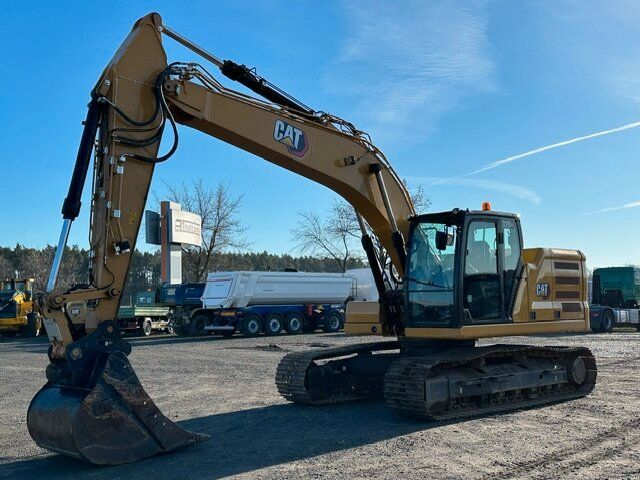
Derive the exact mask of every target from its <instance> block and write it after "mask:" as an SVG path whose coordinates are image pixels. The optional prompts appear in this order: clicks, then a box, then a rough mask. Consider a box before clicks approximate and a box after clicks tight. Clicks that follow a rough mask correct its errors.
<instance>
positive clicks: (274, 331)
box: [264, 313, 284, 335]
mask: <svg viewBox="0 0 640 480" xmlns="http://www.w3.org/2000/svg"><path fill="white" fill-rule="evenodd" d="M283 323H284V322H283V321H282V316H281V315H279V314H277V313H270V314H269V315H267V318H265V320H264V333H266V334H267V335H279V334H280V332H281V331H282V324H283Z"/></svg>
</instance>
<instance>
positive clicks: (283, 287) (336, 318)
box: [175, 271, 354, 337]
mask: <svg viewBox="0 0 640 480" xmlns="http://www.w3.org/2000/svg"><path fill="white" fill-rule="evenodd" d="M353 288H354V279H353V277H352V276H350V275H345V274H341V273H307V272H297V271H290V272H270V271H269V272H259V271H239V272H216V273H210V274H209V276H208V277H207V283H206V285H205V286H204V291H203V293H202V299H201V302H200V303H201V306H200V308H193V309H190V310H189V309H185V310H183V313H182V317H181V318H180V319H176V320H175V321H176V322H177V323H178V324H179V328H181V329H182V330H183V331H184V330H187V331H188V332H189V333H190V334H191V335H205V334H207V333H215V334H220V335H223V336H232V335H233V334H234V333H236V332H239V333H242V334H243V335H245V336H250V337H253V336H257V335H259V334H260V333H264V334H266V335H278V334H280V333H282V332H283V331H284V332H286V333H289V334H297V333H301V332H306V333H311V332H314V331H316V330H317V329H322V330H323V331H324V332H337V331H339V330H340V329H341V328H342V327H343V325H344V311H345V305H346V302H347V301H348V300H349V299H350V298H352V297H351V296H352V294H353ZM194 291H195V289H194Z"/></svg>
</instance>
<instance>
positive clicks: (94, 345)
mask: <svg viewBox="0 0 640 480" xmlns="http://www.w3.org/2000/svg"><path fill="white" fill-rule="evenodd" d="M52 351H53V350H52V349H50V351H49V358H50V360H51V363H50V364H49V365H48V366H47V370H46V375H47V380H48V382H47V384H46V385H45V386H44V387H42V389H41V390H40V391H39V392H38V393H37V394H36V396H35V397H34V398H33V400H32V401H31V404H30V405H29V411H28V413H27V427H28V429H29V433H30V435H31V437H32V438H33V439H34V440H35V442H36V443H37V444H38V445H39V446H41V447H43V448H46V449H48V450H51V451H54V452H57V453H61V454H63V455H67V456H70V457H74V458H77V459H81V460H84V461H87V462H90V463H94V464H99V465H117V464H122V463H130V462H135V461H137V460H140V459H142V458H146V457H150V456H152V455H155V454H157V453H161V452H168V451H171V450H175V449H177V448H181V447H185V446H188V445H195V444H196V443H199V442H203V441H205V440H208V439H209V438H210V437H209V435H206V434H200V433H194V432H190V431H187V430H185V429H183V428H181V427H179V426H178V425H176V424H175V423H174V422H172V421H171V420H169V419H168V418H167V417H166V416H164V415H163V414H162V413H161V412H160V410H159V409H158V407H157V406H156V405H155V404H154V403H153V400H151V398H150V397H149V395H148V394H147V393H146V392H145V390H144V388H143V387H142V385H141V384H140V381H139V380H138V377H137V375H136V374H135V372H134V370H133V367H132V366H131V364H130V363H129V360H128V359H127V355H128V354H129V353H130V352H131V345H130V344H129V343H128V342H126V341H124V340H122V339H121V337H120V331H119V328H118V327H117V325H116V324H115V322H112V321H108V322H103V323H101V324H100V325H99V326H98V329H97V330H96V331H94V332H92V333H90V334H89V335H86V336H85V337H83V338H81V339H80V340H78V341H76V342H74V343H72V344H70V345H68V346H67V348H66V349H65V358H64V359H63V360H55V359H52V356H53V355H52V353H51V352H52Z"/></svg>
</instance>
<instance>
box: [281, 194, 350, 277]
mask: <svg viewBox="0 0 640 480" xmlns="http://www.w3.org/2000/svg"><path fill="white" fill-rule="evenodd" d="M298 215H299V217H300V219H299V220H298V223H297V225H296V227H295V228H293V229H292V230H291V234H292V236H293V237H294V239H295V242H296V247H297V248H298V250H300V251H301V252H303V253H310V254H312V255H318V256H328V257H329V258H331V259H333V261H334V262H335V263H336V265H338V267H339V268H340V270H341V271H342V272H345V271H346V270H347V268H348V267H349V266H350V264H351V263H353V261H354V260H355V259H357V258H358V257H359V256H358V255H357V254H356V253H355V252H357V248H356V247H355V246H354V245H355V240H356V239H357V238H358V233H357V230H354V228H353V222H352V220H353V216H354V215H353V209H351V207H349V205H347V204H346V203H344V202H338V201H335V200H334V202H333V203H332V204H331V208H330V210H329V214H328V215H327V216H326V218H325V219H324V220H322V219H321V218H320V216H319V215H318V214H317V213H315V212H306V213H299V214H298Z"/></svg>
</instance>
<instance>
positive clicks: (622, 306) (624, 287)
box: [589, 267, 640, 332]
mask: <svg viewBox="0 0 640 480" xmlns="http://www.w3.org/2000/svg"><path fill="white" fill-rule="evenodd" d="M592 289H593V304H592V305H590V307H589V310H590V313H589V319H590V321H591V329H592V330H593V331H594V332H610V331H611V330H613V327H614V326H634V327H635V328H636V329H637V330H638V331H640V309H639V308H638V307H639V306H640V268H637V267H607V268H596V269H595V270H594V271H593V285H592Z"/></svg>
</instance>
